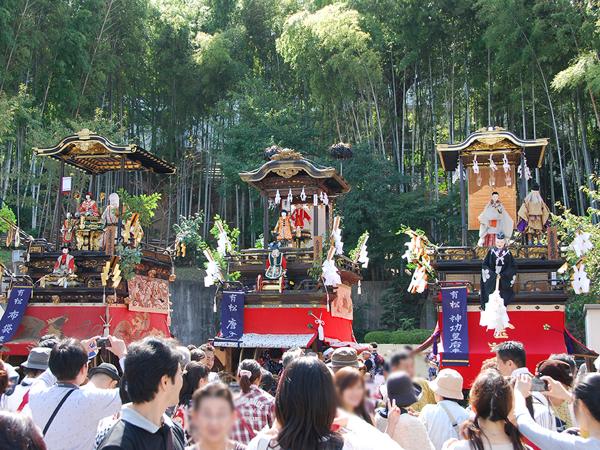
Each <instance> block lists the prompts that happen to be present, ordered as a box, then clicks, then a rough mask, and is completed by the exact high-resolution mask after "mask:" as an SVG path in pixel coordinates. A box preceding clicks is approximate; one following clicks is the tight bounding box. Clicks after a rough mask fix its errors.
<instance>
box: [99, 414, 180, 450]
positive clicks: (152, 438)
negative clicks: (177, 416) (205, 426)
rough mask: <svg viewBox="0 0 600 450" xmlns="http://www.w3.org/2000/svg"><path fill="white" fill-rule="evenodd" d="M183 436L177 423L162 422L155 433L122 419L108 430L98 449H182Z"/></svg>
mask: <svg viewBox="0 0 600 450" xmlns="http://www.w3.org/2000/svg"><path fill="white" fill-rule="evenodd" d="M184 449H185V436H184V433H183V430H182V429H181V427H180V426H179V425H177V424H171V425H167V424H163V426H162V427H160V428H159V429H158V431H157V432H156V433H150V432H149V431H147V430H145V429H143V428H140V427H138V426H136V425H133V424H131V423H129V422H126V421H124V420H123V419H121V420H119V421H118V422H117V423H115V425H114V426H113V427H112V428H111V429H110V430H109V431H108V433H107V434H106V435H105V436H104V439H102V442H101V443H100V445H99V446H98V450H184Z"/></svg>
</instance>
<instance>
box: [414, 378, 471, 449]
mask: <svg viewBox="0 0 600 450" xmlns="http://www.w3.org/2000/svg"><path fill="white" fill-rule="evenodd" d="M429 385H430V386H431V389H432V390H433V392H434V395H435V401H436V402H437V403H436V404H435V405H426V406H425V407H424V408H423V411H421V414H420V416H419V420H420V421H421V422H423V425H425V428H426V429H427V434H428V435H429V439H431V442H432V443H433V445H434V447H435V448H436V450H441V449H442V447H443V446H444V442H446V441H447V440H448V439H459V436H460V433H459V427H460V425H461V424H462V423H463V422H464V421H466V420H468V419H469V413H468V412H467V410H466V409H465V408H463V407H462V406H460V405H459V403H458V402H459V401H460V400H464V395H463V392H462V389H463V377H462V376H461V374H460V373H458V372H457V371H456V370H454V369H442V370H440V372H439V373H438V376H437V378H436V379H435V380H433V381H432V382H430V383H429Z"/></svg>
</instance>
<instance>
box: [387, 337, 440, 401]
mask: <svg viewBox="0 0 600 450" xmlns="http://www.w3.org/2000/svg"><path fill="white" fill-rule="evenodd" d="M389 366H390V372H391V373H394V372H406V373H407V374H408V375H409V376H410V378H411V379H412V381H413V384H414V385H415V389H416V393H417V394H416V395H417V401H416V402H415V403H414V404H412V405H410V409H411V410H412V411H417V412H420V411H421V410H422V409H423V408H424V407H425V405H434V404H435V397H434V395H433V391H432V390H431V388H430V387H429V382H428V381H427V380H426V379H425V378H421V377H417V376H416V371H415V357H414V355H413V354H412V349H411V348H410V347H407V348H404V349H402V350H400V351H398V352H396V353H394V354H393V355H392V357H391V358H390V361H389ZM380 392H381V395H382V397H383V398H384V399H386V398H387V392H386V385H385V384H382V385H381V387H380Z"/></svg>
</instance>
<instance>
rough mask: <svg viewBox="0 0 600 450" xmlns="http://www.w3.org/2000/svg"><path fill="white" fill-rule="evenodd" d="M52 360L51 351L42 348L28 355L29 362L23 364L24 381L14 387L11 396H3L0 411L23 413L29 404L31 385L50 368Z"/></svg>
mask: <svg viewBox="0 0 600 450" xmlns="http://www.w3.org/2000/svg"><path fill="white" fill-rule="evenodd" d="M49 358H50V349H49V348H42V347H34V348H32V349H31V351H30V352H29V355H27V360H26V361H25V362H24V363H23V364H21V369H22V370H23V375H24V377H23V379H22V380H21V382H20V383H19V384H17V385H16V386H15V387H14V390H13V391H12V393H10V395H6V394H5V395H3V396H2V400H1V401H0V409H3V410H4V411H10V412H19V411H21V410H22V409H23V408H24V407H25V405H26V404H27V402H28V399H29V396H28V395H26V394H28V392H29V390H30V389H31V385H32V384H33V383H34V382H35V381H36V378H38V377H39V376H40V375H41V374H42V373H44V371H45V370H46V369H47V368H48V359H49Z"/></svg>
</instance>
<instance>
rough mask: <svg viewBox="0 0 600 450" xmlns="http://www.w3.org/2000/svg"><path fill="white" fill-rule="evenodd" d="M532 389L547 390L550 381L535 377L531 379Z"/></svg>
mask: <svg viewBox="0 0 600 450" xmlns="http://www.w3.org/2000/svg"><path fill="white" fill-rule="evenodd" d="M531 390H532V391H533V392H545V391H547V390H548V382H547V381H545V380H542V379H541V378H540V377H533V378H532V379H531Z"/></svg>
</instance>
